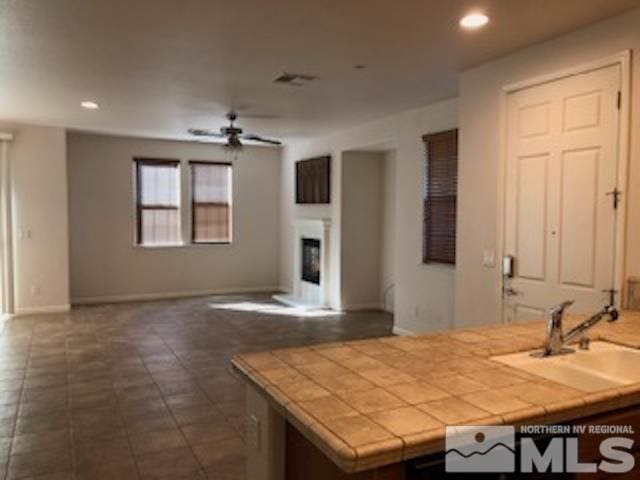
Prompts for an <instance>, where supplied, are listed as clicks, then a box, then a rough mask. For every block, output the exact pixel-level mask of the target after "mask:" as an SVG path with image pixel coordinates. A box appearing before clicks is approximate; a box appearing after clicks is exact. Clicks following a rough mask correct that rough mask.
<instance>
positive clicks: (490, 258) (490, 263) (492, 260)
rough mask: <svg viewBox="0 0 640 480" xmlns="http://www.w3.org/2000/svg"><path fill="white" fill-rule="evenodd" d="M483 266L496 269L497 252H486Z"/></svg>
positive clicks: (483, 256)
mask: <svg viewBox="0 0 640 480" xmlns="http://www.w3.org/2000/svg"><path fill="white" fill-rule="evenodd" d="M482 265H484V266H485V267H487V268H495V266H496V252H495V250H485V251H484V252H483V254H482Z"/></svg>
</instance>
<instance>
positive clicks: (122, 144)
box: [67, 133, 280, 302]
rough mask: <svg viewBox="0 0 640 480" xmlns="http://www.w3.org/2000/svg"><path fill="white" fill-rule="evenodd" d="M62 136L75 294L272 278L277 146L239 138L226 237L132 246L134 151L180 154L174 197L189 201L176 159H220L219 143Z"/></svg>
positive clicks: (147, 291)
mask: <svg viewBox="0 0 640 480" xmlns="http://www.w3.org/2000/svg"><path fill="white" fill-rule="evenodd" d="M67 138H68V152H69V155H68V165H69V199H70V209H69V212H70V213H69V217H70V224H71V247H70V251H71V296H72V299H73V301H74V302H86V301H99V300H113V299H116V300H121V299H127V298H145V297H154V296H156V295H158V294H167V295H173V294H189V293H197V292H203V293H204V292H216V291H247V290H267V289H274V288H275V287H276V286H277V285H278V239H279V208H278V207H279V206H278V202H279V196H278V195H279V182H280V152H279V150H278V149H274V148H264V147H246V148H245V149H244V150H243V152H242V154H241V155H240V157H239V158H238V159H237V160H236V161H235V162H234V168H233V190H234V198H233V199H234V241H233V244H232V245H228V246H227V245H198V246H194V245H185V246H183V247H169V248H144V247H136V246H134V224H135V213H134V196H133V195H134V194H133V182H132V159H133V157H136V156H142V157H156V158H175V159H181V160H183V165H182V180H183V183H182V184H183V191H182V202H183V208H188V206H189V198H188V188H187V180H188V168H187V165H186V163H185V162H186V161H187V160H196V159H197V160H225V159H226V156H225V152H224V149H223V148H222V147H220V146H216V145H206V144H200V143H188V142H174V141H162V140H145V139H136V138H125V137H112V136H103V135H89V134H82V133H69V135H68V137H67ZM182 218H183V219H188V215H187V216H183V217H182ZM185 227H186V229H185V230H186V231H188V225H185Z"/></svg>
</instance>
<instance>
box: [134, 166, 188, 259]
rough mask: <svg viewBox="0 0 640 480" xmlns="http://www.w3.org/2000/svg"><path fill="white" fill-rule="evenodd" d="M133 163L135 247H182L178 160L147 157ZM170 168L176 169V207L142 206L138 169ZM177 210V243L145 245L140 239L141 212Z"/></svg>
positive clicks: (140, 178) (140, 176)
mask: <svg viewBox="0 0 640 480" xmlns="http://www.w3.org/2000/svg"><path fill="white" fill-rule="evenodd" d="M133 163H134V165H135V189H136V194H135V200H136V228H135V245H136V246H137V247H143V248H172V247H180V246H183V245H184V241H183V236H182V208H181V207H182V198H181V188H180V187H181V183H182V182H181V171H180V160H176V159H168V158H167V159H164V158H147V157H134V158H133ZM145 165H146V166H162V167H167V166H172V167H174V168H176V169H177V175H178V182H177V185H178V192H177V193H178V205H177V206H176V207H173V206H169V205H153V206H148V205H143V204H142V175H141V174H140V169H141V167H142V166H145ZM147 209H149V210H177V211H178V233H179V237H178V241H177V242H175V243H157V244H148V243H147V244H145V243H144V239H143V238H142V212H143V211H144V210H147Z"/></svg>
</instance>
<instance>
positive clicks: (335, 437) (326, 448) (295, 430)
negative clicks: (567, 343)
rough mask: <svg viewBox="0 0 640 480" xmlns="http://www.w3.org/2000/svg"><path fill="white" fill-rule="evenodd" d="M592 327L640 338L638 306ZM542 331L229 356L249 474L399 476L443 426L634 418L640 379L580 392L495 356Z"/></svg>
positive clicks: (431, 447)
mask: <svg viewBox="0 0 640 480" xmlns="http://www.w3.org/2000/svg"><path fill="white" fill-rule="evenodd" d="M581 320H582V318H580V317H568V318H567V323H568V326H570V325H571V324H575V323H577V322H579V321H581ZM589 337H590V338H591V339H593V340H596V339H599V340H604V341H607V342H611V343H616V344H620V345H625V346H628V347H632V348H636V349H637V348H640V314H639V313H638V312H623V313H622V315H621V318H620V319H619V320H618V321H617V322H615V323H611V324H600V325H598V326H596V327H595V328H593V329H592V330H591V331H590V332H589ZM544 339H545V324H544V322H537V321H535V322H528V323H522V324H509V325H489V326H484V327H478V328H472V329H461V330H452V331H448V332H443V333H434V334H426V335H420V336H413V337H386V338H378V339H370V340H359V341H353V342H345V343H333V344H324V345H316V346H310V347H305V348H292V349H282V350H275V351H271V352H261V353H248V354H243V355H238V356H236V357H235V358H234V359H233V366H234V369H235V370H236V371H237V372H238V373H239V374H240V375H241V376H242V377H243V378H244V379H245V380H246V383H247V419H246V431H247V463H248V465H247V468H248V477H247V478H249V479H251V480H267V479H268V480H283V479H285V478H287V479H290V480H291V479H297V478H305V479H306V480H311V479H313V478H323V479H324V480H330V479H332V478H345V479H346V478H358V479H369V478H371V479H373V478H380V479H382V478H386V479H389V480H391V479H402V478H405V471H406V463H407V462H410V461H411V460H412V459H415V458H419V457H424V456H425V455H430V454H437V453H438V452H442V451H443V450H444V438H445V427H446V425H453V424H457V425H470V424H472V425H521V424H559V423H568V422H572V421H576V420H581V419H589V418H597V416H598V415H610V414H612V413H615V414H618V412H623V413H622V415H626V416H623V417H620V418H621V419H622V420H624V421H627V420H629V419H631V420H629V421H635V420H634V419H635V412H636V410H637V409H636V408H635V407H636V406H639V405H640V382H637V383H632V384H628V385H624V386H616V387H611V388H605V389H602V390H598V391H596V392H587V391H583V390H580V389H577V388H571V387H568V386H566V385H564V384H561V383H557V382H554V381H551V380H548V379H545V378H543V377H539V376H536V375H533V374H530V373H526V372H524V371H522V370H520V369H516V368H512V367H509V366H505V365H504V364H502V363H500V362H497V361H495V360H492V357H494V356H496V355H502V354H509V353H514V352H522V351H527V350H532V349H536V348H539V347H541V346H542V345H543V343H544ZM629 412H631V414H629ZM594 416H595V417H594ZM425 478H426V477H425Z"/></svg>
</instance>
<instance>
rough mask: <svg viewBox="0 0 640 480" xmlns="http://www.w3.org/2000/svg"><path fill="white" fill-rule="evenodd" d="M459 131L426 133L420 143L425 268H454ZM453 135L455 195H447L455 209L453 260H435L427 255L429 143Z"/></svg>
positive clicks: (423, 260)
mask: <svg viewBox="0 0 640 480" xmlns="http://www.w3.org/2000/svg"><path fill="white" fill-rule="evenodd" d="M459 134H460V132H459V129H458V128H452V129H449V130H443V131H438V132H433V133H428V134H425V135H423V136H422V142H423V146H424V170H423V192H422V264H423V265H427V266H440V267H449V268H455V266H456V254H455V252H456V250H457V231H458V225H457V220H458V219H457V204H458V181H459V178H458V174H459V163H458V160H459ZM450 135H454V138H455V141H456V155H455V162H456V165H455V170H454V171H455V186H456V189H455V195H448V196H449V197H453V198H454V205H455V207H456V209H455V210H454V222H453V225H454V226H453V250H454V257H453V260H449V259H443V258H435V257H432V256H431V255H430V253H429V243H430V242H429V239H430V234H429V226H430V220H429V217H428V214H427V209H428V205H427V204H428V202H429V198H430V195H429V193H428V189H429V177H430V161H429V142H430V141H433V139H435V138H438V137H443V136H450Z"/></svg>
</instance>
